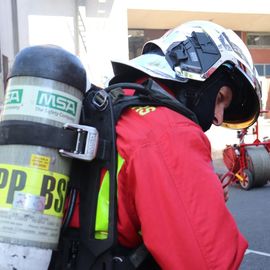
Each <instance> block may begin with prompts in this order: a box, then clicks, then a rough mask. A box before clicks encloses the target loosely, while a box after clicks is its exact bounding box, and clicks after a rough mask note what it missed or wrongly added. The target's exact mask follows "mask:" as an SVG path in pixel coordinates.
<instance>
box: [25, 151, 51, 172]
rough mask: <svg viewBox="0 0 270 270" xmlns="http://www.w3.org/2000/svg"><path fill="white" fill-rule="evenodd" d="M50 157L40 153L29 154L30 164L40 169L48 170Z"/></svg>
mask: <svg viewBox="0 0 270 270" xmlns="http://www.w3.org/2000/svg"><path fill="white" fill-rule="evenodd" d="M50 162H51V158H50V157H47V156H41V155H35V154H33V155H31V160H30V166H31V167H35V168H39V169H42V170H49V168H50Z"/></svg>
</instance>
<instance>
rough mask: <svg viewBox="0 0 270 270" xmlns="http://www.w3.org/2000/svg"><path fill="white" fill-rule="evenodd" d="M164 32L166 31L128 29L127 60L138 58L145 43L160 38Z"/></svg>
mask: <svg viewBox="0 0 270 270" xmlns="http://www.w3.org/2000/svg"><path fill="white" fill-rule="evenodd" d="M166 31H167V30H166V29H129V30H128V43H129V59H132V58H134V57H137V56H139V55H140V54H141V52H142V48H143V45H144V44H145V43H146V42H147V41H149V40H153V39H156V38H159V37H161V36H162V35H163V34H164V33H165V32H166Z"/></svg>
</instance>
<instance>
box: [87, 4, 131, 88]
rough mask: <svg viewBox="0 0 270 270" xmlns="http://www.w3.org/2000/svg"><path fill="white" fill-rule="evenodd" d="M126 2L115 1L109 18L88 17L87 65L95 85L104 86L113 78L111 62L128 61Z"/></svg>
mask: <svg viewBox="0 0 270 270" xmlns="http://www.w3.org/2000/svg"><path fill="white" fill-rule="evenodd" d="M126 14H127V11H126V6H125V2H123V1H121V0H115V1H114V3H113V6H112V10H111V13H110V16H109V17H87V19H86V22H87V25H86V26H87V59H86V60H87V64H88V68H89V76H90V79H91V80H92V82H93V83H95V84H97V85H100V86H104V84H106V82H107V81H108V78H110V77H111V76H112V68H111V60H115V59H122V60H127V59H128V40H127V36H128V25H127V16H126Z"/></svg>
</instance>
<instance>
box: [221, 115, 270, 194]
mask: <svg viewBox="0 0 270 270" xmlns="http://www.w3.org/2000/svg"><path fill="white" fill-rule="evenodd" d="M267 112H268V111H261V113H267ZM252 131H253V132H252V134H253V135H255V140H254V141H253V142H252V143H245V142H244V138H245V136H246V135H247V133H248V128H246V129H242V130H239V131H237V138H239V144H233V145H227V146H226V148H225V149H224V150H223V161H224V164H225V165H226V167H227V168H228V170H229V173H230V175H231V176H232V178H231V181H232V182H236V183H239V184H240V186H241V188H243V189H244V190H249V189H251V188H253V187H261V186H264V185H266V184H267V182H268V181H269V180H270V153H269V152H270V139H268V138H264V139H263V141H261V140H260V139H259V121H258V120H257V122H256V123H255V125H254V126H253V130H252Z"/></svg>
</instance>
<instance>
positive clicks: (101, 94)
mask: <svg viewBox="0 0 270 270" xmlns="http://www.w3.org/2000/svg"><path fill="white" fill-rule="evenodd" d="M93 104H94V105H95V106H96V107H97V108H98V109H99V110H100V111H103V110H105V109H106V108H107V105H108V94H107V92H106V91H105V90H99V91H97V92H96V94H95V95H94V97H93Z"/></svg>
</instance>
